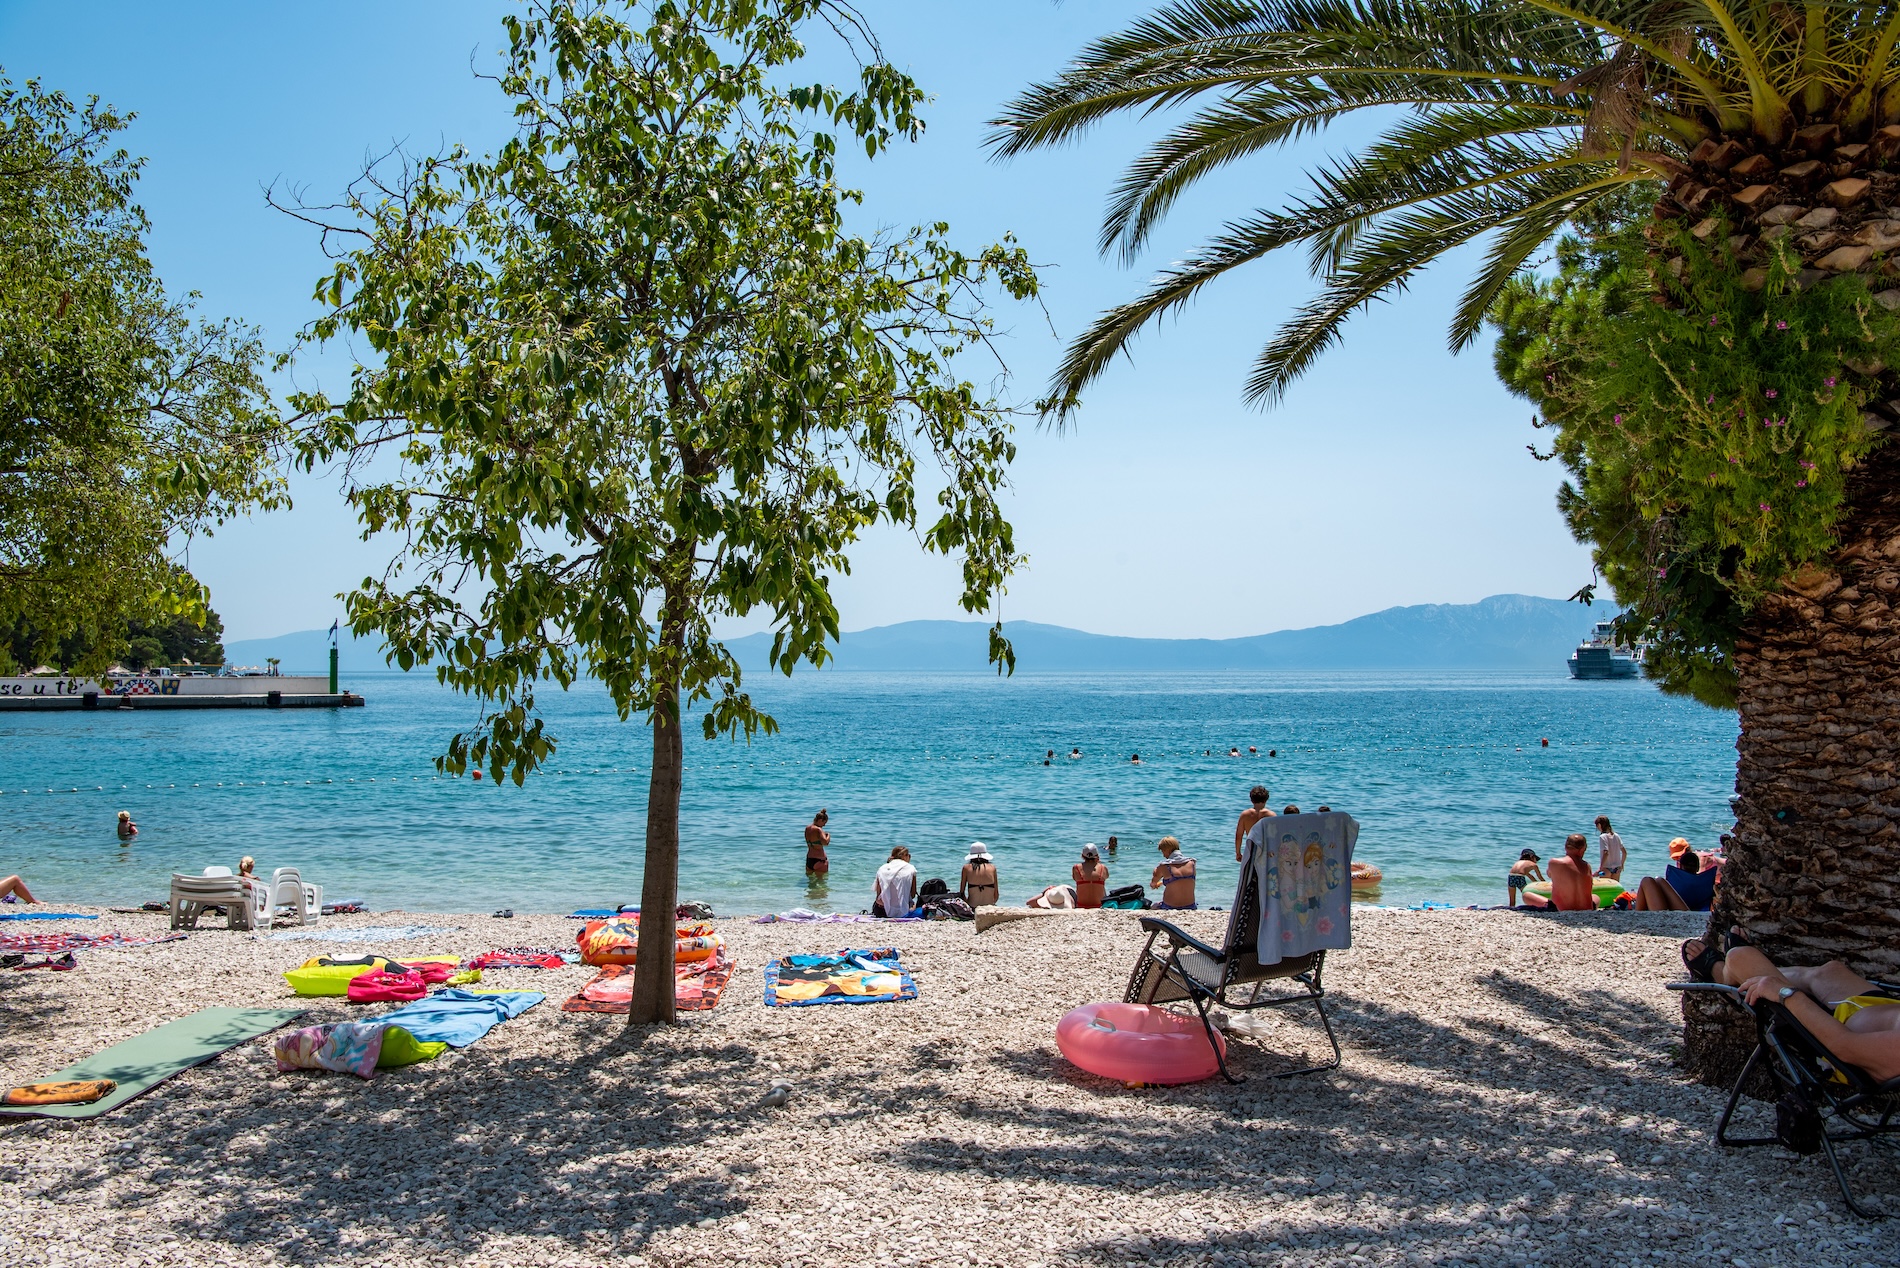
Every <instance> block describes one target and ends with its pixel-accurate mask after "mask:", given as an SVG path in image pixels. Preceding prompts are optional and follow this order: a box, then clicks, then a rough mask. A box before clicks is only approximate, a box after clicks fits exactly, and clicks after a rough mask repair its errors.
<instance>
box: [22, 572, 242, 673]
mask: <svg viewBox="0 0 1900 1268" xmlns="http://www.w3.org/2000/svg"><path fill="white" fill-rule="evenodd" d="M175 584H176V585H177V587H178V588H179V589H180V590H181V591H183V590H186V589H187V588H188V587H194V586H196V584H197V583H196V582H195V581H193V580H192V579H191V578H190V577H189V575H187V576H185V577H182V578H179V579H178V580H177V581H176V583H175ZM88 633H89V630H88V629H81V630H78V631H75V632H71V633H69V634H68V635H67V636H66V637H65V638H64V639H58V640H49V639H48V638H47V637H46V636H45V635H44V634H43V633H41V632H40V631H38V630H35V629H33V628H32V627H31V626H29V625H26V624H24V623H23V622H21V621H19V620H18V619H15V620H13V621H9V622H0V664H6V663H9V662H10V663H11V665H13V666H15V667H17V668H20V669H29V670H30V669H33V668H36V667H38V666H39V665H42V664H51V665H52V666H53V667H54V668H56V669H58V670H60V671H61V672H62V673H66V672H76V667H77V666H80V665H89V664H95V663H98V662H100V661H104V662H106V663H108V664H109V663H111V662H112V661H115V660H117V661H123V662H124V663H125V664H126V665H127V666H129V667H131V668H133V669H146V668H150V667H151V666H153V665H185V664H191V665H217V664H221V663H223V661H224V644H223V643H222V642H220V641H219V640H220V639H222V638H223V637H224V621H223V620H222V619H221V618H220V617H219V616H218V614H217V613H216V612H214V611H212V610H211V609H210V608H209V607H206V608H205V609H204V617H203V619H202V620H198V621H194V620H192V619H191V618H190V617H188V616H184V615H181V614H176V613H174V614H171V615H163V616H159V617H157V618H154V619H151V620H138V619H136V618H135V619H133V620H131V621H129V622H128V623H127V624H126V628H125V636H124V638H123V639H122V640H121V641H120V642H119V643H118V644H115V645H113V646H112V647H109V648H108V649H107V650H106V652H105V654H104V655H103V656H102V655H100V654H98V652H97V650H96V649H95V648H94V647H93V646H92V645H91V644H90V643H88V642H86V641H85V638H86V636H87V634H88ZM49 646H51V647H52V649H53V652H52V655H50V656H46V655H41V656H38V657H37V659H36V658H35V654H36V653H40V652H45V651H46V650H47V648H48V647H49Z"/></svg>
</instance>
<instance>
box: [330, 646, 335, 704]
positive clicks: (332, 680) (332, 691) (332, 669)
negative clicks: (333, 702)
mask: <svg viewBox="0 0 1900 1268" xmlns="http://www.w3.org/2000/svg"><path fill="white" fill-rule="evenodd" d="M330 694H331V695H333V696H334V695H335V694H336V648H334V647H332V648H331V649H330Z"/></svg>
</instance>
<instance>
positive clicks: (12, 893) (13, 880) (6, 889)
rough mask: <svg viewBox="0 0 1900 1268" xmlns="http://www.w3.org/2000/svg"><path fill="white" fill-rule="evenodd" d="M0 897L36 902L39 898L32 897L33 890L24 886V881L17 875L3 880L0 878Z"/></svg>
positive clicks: (15, 900)
mask: <svg viewBox="0 0 1900 1268" xmlns="http://www.w3.org/2000/svg"><path fill="white" fill-rule="evenodd" d="M0 898H4V899H7V900H8V901H12V902H22V903H36V902H38V901H39V899H37V898H35V897H33V891H32V890H30V889H28V888H27V887H26V882H25V881H23V880H21V879H20V878H19V877H17V876H9V877H7V878H6V879H5V880H0Z"/></svg>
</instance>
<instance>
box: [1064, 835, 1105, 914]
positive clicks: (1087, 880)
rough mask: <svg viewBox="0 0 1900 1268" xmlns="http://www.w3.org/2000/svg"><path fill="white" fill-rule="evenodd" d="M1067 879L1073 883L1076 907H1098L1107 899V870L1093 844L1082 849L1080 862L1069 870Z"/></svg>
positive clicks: (1099, 852)
mask: <svg viewBox="0 0 1900 1268" xmlns="http://www.w3.org/2000/svg"><path fill="white" fill-rule="evenodd" d="M1069 878H1070V879H1071V880H1073V881H1074V882H1075V905H1076V906H1077V907H1100V906H1101V905H1102V900H1103V899H1104V898H1106V897H1108V868H1106V867H1104V866H1103V865H1102V855H1101V851H1099V850H1097V849H1096V848H1095V846H1094V845H1093V844H1090V845H1085V846H1083V847H1082V861H1081V862H1080V863H1077V864H1076V865H1075V866H1074V867H1071V868H1070V869H1069Z"/></svg>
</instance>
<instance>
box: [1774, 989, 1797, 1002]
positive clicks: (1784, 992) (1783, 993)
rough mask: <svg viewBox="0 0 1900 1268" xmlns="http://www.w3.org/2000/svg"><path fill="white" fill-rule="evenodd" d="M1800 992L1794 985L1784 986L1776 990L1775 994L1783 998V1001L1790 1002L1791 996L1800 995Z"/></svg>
mask: <svg viewBox="0 0 1900 1268" xmlns="http://www.w3.org/2000/svg"><path fill="white" fill-rule="evenodd" d="M1800 993H1801V992H1800V991H1797V990H1796V989H1795V988H1794V987H1792V986H1784V987H1782V988H1781V989H1780V990H1778V991H1776V992H1775V995H1776V996H1777V997H1778V998H1779V999H1780V1000H1781V1002H1782V1003H1784V1004H1785V1003H1787V1002H1788V1000H1789V998H1790V997H1791V996H1795V995H1799V994H1800Z"/></svg>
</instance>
